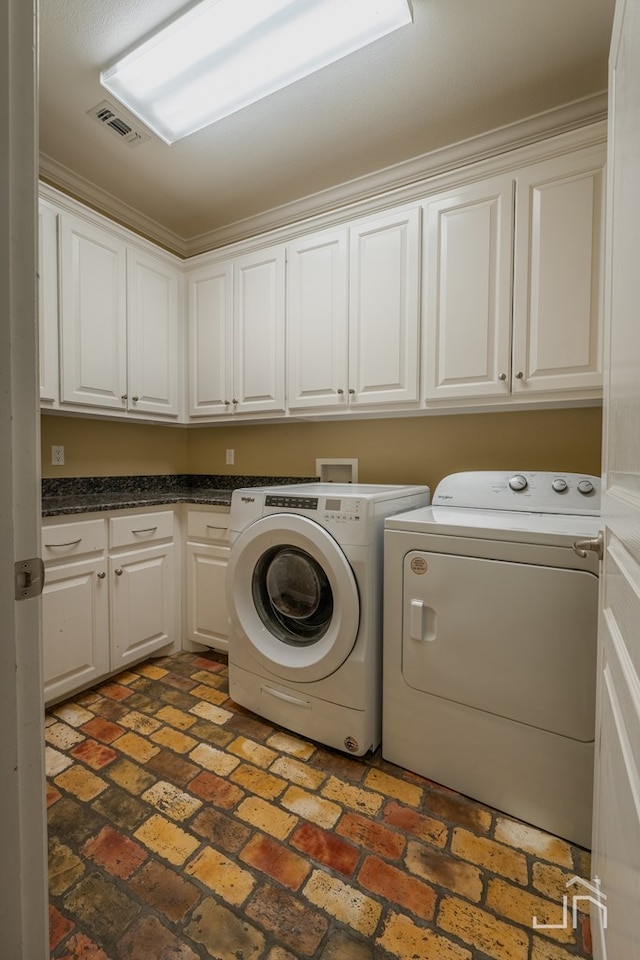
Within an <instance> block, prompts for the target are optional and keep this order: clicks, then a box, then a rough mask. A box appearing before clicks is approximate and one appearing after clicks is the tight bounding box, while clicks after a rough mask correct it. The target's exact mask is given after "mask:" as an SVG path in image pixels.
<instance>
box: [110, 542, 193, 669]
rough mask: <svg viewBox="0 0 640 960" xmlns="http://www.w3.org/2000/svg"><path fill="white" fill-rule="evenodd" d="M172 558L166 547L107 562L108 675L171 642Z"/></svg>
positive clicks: (174, 629)
mask: <svg viewBox="0 0 640 960" xmlns="http://www.w3.org/2000/svg"><path fill="white" fill-rule="evenodd" d="M174 552H175V547H174V545H173V544H172V543H170V544H160V545H157V546H153V547H147V548H146V549H142V550H132V551H130V552H127V553H123V554H121V555H120V556H112V557H110V558H109V580H110V586H111V638H112V639H111V668H112V669H113V670H117V669H118V668H119V667H122V666H125V665H126V664H129V663H133V662H134V661H137V660H142V659H143V658H144V657H146V656H151V655H152V654H153V653H155V652H157V651H158V650H160V649H162V648H163V647H166V646H167V645H168V644H170V643H173V641H174V640H175V639H176V636H177V625H176V609H177V608H176V588H175V559H174Z"/></svg>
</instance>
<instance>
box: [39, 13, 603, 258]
mask: <svg viewBox="0 0 640 960" xmlns="http://www.w3.org/2000/svg"><path fill="white" fill-rule="evenodd" d="M238 2H241V0H238ZM186 6H188V3H187V2H185V0H40V88H41V94H40V149H41V153H42V156H43V171H44V173H45V176H46V177H47V179H49V180H51V181H54V182H56V181H57V182H58V183H60V184H61V185H64V186H66V187H67V188H68V187H69V184H73V183H74V182H76V183H77V185H78V186H77V193H78V194H79V195H80V196H83V195H86V194H88V193H90V192H91V190H92V189H93V188H95V190H96V191H99V192H100V193H101V195H102V197H103V201H104V202H103V207H104V208H105V209H106V208H107V207H108V206H109V203H108V197H109V196H111V197H113V198H114V200H115V201H117V203H118V205H119V210H120V216H121V218H123V214H122V210H126V208H127V207H129V208H131V211H132V212H135V213H137V214H140V216H141V217H144V218H146V219H147V220H149V221H152V222H154V223H157V224H158V225H159V226H160V227H161V228H162V229H163V230H164V231H166V232H167V233H168V234H173V235H175V236H176V238H180V239H182V240H185V241H188V240H191V239H192V238H196V237H198V236H200V235H203V234H209V233H211V232H213V231H216V230H219V229H220V228H222V227H226V226H228V225H229V224H233V223H236V222H237V221H242V220H244V219H246V218H253V217H256V216H257V215H259V214H261V213H263V212H264V211H268V210H271V209H272V208H276V207H279V206H281V205H283V204H289V203H292V202H293V201H296V200H299V199H300V198H303V197H306V196H308V195H310V194H314V193H317V192H318V191H323V190H326V189H328V188H330V187H333V186H335V185H336V184H341V183H345V182H346V181H350V180H353V179H354V178H359V177H363V176H366V175H367V174H370V173H372V172H373V171H376V170H380V169H381V168H384V167H388V166H390V165H393V164H398V163H401V162H403V161H405V160H407V159H410V158H413V157H417V156H420V155H422V154H426V153H430V152H431V151H433V150H436V149H439V148H442V147H444V146H446V145H449V144H452V143H455V142H458V141H460V140H465V139H467V138H470V137H474V136H476V135H478V134H481V133H483V132H485V131H488V130H492V129H495V128H497V127H500V126H503V125H505V124H509V123H513V122H514V121H516V120H519V119H521V118H523V117H528V116H532V115H535V114H538V113H541V112H544V111H548V110H552V109H553V108H555V107H557V106H559V105H561V104H565V103H569V102H571V101H574V100H579V99H582V98H585V97H590V96H592V95H593V94H595V93H598V92H601V91H604V90H606V86H607V57H608V48H609V41H610V36H611V26H612V19H613V7H614V0H413V11H414V23H413V24H412V25H410V26H408V27H405V28H403V29H401V30H399V31H397V32H396V33H395V34H392V35H391V36H389V37H386V38H385V39H383V40H379V41H377V43H375V44H373V45H372V46H370V47H369V48H368V49H366V50H362V51H360V52H358V53H355V54H352V55H351V56H350V57H348V58H345V59H344V60H342V61H340V62H338V63H336V64H334V65H332V66H330V67H326V68H325V69H324V70H322V71H320V72H319V73H317V74H315V75H314V76H312V77H308V78H307V79H305V80H302V81H300V82H299V83H297V84H295V85H293V86H291V87H288V88H286V89H285V90H282V91H280V92H278V93H275V94H273V95H272V96H270V97H268V98H267V99H266V100H263V101H262V102H261V103H258V104H254V105H252V106H250V107H247V108H246V109H244V110H243V111H241V112H239V113H237V114H235V115H233V116H231V117H228V118H226V119H224V120H222V121H220V122H219V123H217V124H214V125H213V126H211V127H209V128H208V129H206V130H202V131H200V132H199V133H196V134H194V135H193V136H191V137H188V138H186V139H185V140H182V141H180V142H178V143H175V144H173V145H172V146H168V145H166V144H164V143H163V142H162V141H160V140H159V139H158V138H156V137H155V136H153V135H152V136H151V139H150V140H149V141H148V142H146V143H143V144H141V145H140V146H138V147H136V148H134V149H132V148H130V147H128V146H127V145H126V144H124V143H122V142H121V141H120V140H118V138H116V137H115V136H114V135H113V134H111V133H110V132H109V131H108V130H106V129H103V128H102V127H100V126H99V125H98V124H97V123H96V121H95V120H92V119H90V118H89V117H88V116H87V113H86V111H87V110H89V109H90V108H92V107H94V106H95V105H96V104H97V103H99V102H100V101H101V100H103V99H105V97H106V91H104V90H103V89H102V87H101V86H100V83H99V73H100V70H101V69H102V68H103V67H104V66H106V65H107V64H109V63H110V62H112V61H113V60H115V59H116V58H117V57H118V56H119V55H120V54H122V53H123V52H124V51H125V50H127V49H128V48H129V47H130V46H132V45H133V44H134V43H136V42H137V41H138V40H139V39H141V38H142V37H144V36H145V34H147V33H148V32H149V31H150V30H152V29H153V28H155V27H156V26H158V25H159V24H161V23H163V22H165V21H166V20H167V19H169V18H171V17H172V16H173V15H175V13H176V12H177V11H179V10H181V9H183V8H184V7H186ZM124 219H126V215H125V216H124Z"/></svg>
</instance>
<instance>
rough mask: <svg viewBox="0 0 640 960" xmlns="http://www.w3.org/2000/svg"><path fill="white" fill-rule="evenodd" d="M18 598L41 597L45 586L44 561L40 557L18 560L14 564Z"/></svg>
mask: <svg viewBox="0 0 640 960" xmlns="http://www.w3.org/2000/svg"><path fill="white" fill-rule="evenodd" d="M14 580H15V590H16V592H15V596H16V600H29V599H30V598H31V597H39V596H40V594H41V593H42V588H43V586H44V563H43V562H42V560H41V558H40V557H32V558H31V559H30V560H18V561H17V563H15V564H14Z"/></svg>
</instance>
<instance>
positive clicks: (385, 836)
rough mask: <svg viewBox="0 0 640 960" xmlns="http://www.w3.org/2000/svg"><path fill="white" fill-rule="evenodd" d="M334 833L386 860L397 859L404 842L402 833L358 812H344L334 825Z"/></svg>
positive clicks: (400, 854)
mask: <svg viewBox="0 0 640 960" xmlns="http://www.w3.org/2000/svg"><path fill="white" fill-rule="evenodd" d="M336 833H339V834H340V835H341V836H343V837H348V838H349V839H350V840H353V841H354V843H357V844H358V845H359V846H361V847H366V848H367V850H371V851H372V852H373V853H379V854H380V856H382V857H386V858H387V860H397V859H398V858H399V857H400V856H402V851H403V850H404V847H405V842H406V841H405V838H404V837H403V836H402V834H400V833H396V832H395V831H393V830H389V828H388V827H385V826H383V824H381V823H376V822H375V821H374V820H369V819H368V818H367V817H363V816H361V815H360V814H359V813H345V814H344V816H343V817H342V818H341V820H340V821H339V822H338V825H337V826H336Z"/></svg>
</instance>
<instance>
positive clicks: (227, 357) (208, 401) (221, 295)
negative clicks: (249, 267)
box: [187, 260, 233, 417]
mask: <svg viewBox="0 0 640 960" xmlns="http://www.w3.org/2000/svg"><path fill="white" fill-rule="evenodd" d="M187 297H188V303H189V371H188V374H187V375H188V378H189V415H190V416H192V417H215V416H221V415H222V414H225V413H231V399H232V394H233V384H232V378H233V266H232V263H231V261H230V260H226V261H223V262H221V263H213V264H211V265H210V266H207V267H201V268H200V269H198V270H195V271H192V272H191V273H190V274H189V280H188V291H187Z"/></svg>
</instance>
